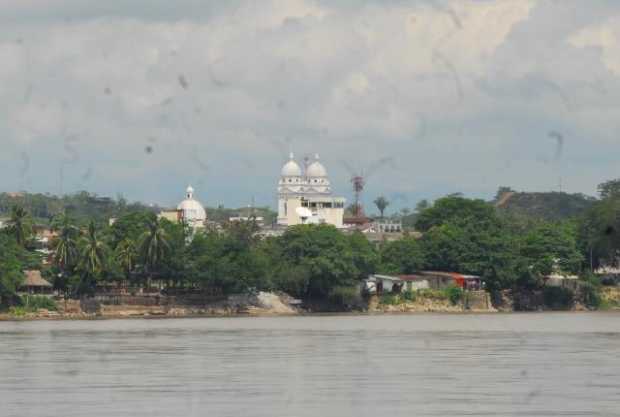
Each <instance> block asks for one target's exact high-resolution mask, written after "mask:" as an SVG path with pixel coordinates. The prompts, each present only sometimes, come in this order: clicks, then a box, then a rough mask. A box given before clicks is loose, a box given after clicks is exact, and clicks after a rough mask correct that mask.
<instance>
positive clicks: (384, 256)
mask: <svg viewBox="0 0 620 417" xmlns="http://www.w3.org/2000/svg"><path fill="white" fill-rule="evenodd" d="M425 264H426V256H425V252H424V250H423V248H422V245H421V243H420V242H419V241H418V240H417V239H416V238H414V237H413V236H408V235H406V236H404V237H403V238H402V239H399V240H395V241H392V242H386V243H384V244H383V245H382V247H381V250H380V268H379V269H380V271H381V272H382V273H384V274H395V275H398V274H413V273H414V272H417V271H419V270H421V269H423V268H424V266H425Z"/></svg>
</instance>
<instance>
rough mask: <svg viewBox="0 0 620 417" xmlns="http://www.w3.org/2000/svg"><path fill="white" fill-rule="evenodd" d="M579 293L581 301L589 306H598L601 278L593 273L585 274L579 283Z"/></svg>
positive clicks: (600, 301) (599, 305)
mask: <svg viewBox="0 0 620 417" xmlns="http://www.w3.org/2000/svg"><path fill="white" fill-rule="evenodd" d="M579 293H580V296H581V300H582V302H583V303H584V304H585V305H586V306H587V307H589V308H600V307H601V304H602V301H603V300H602V298H601V280H600V279H598V278H597V277H595V276H593V275H589V276H586V277H585V278H583V281H582V282H581V283H580V285H579Z"/></svg>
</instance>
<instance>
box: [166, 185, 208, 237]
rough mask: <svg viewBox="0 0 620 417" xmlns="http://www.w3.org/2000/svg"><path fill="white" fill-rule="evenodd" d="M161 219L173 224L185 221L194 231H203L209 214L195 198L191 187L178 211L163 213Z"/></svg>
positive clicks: (186, 191)
mask: <svg viewBox="0 0 620 417" xmlns="http://www.w3.org/2000/svg"><path fill="white" fill-rule="evenodd" d="M159 217H160V218H165V219H167V220H169V221H171V222H180V221H183V222H185V223H186V224H187V225H189V226H190V227H191V228H192V229H201V228H204V227H205V224H206V221H207V212H206V211H205V209H204V207H203V206H202V204H200V201H198V200H196V199H195V198H194V189H193V188H192V186H191V185H190V186H189V187H187V189H186V190H185V200H183V201H181V202H180V203H179V205H178V206H177V209H176V210H167V211H162V212H161V213H160V214H159Z"/></svg>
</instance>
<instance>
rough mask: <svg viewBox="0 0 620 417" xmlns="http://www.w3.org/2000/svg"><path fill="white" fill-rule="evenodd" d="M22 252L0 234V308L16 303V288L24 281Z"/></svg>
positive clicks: (7, 237) (21, 249)
mask: <svg viewBox="0 0 620 417" xmlns="http://www.w3.org/2000/svg"><path fill="white" fill-rule="evenodd" d="M23 251H24V250H23V248H22V247H20V246H19V245H18V244H17V242H16V241H15V239H14V238H12V237H11V236H8V235H6V234H2V233H0V306H7V305H12V304H15V303H16V302H18V300H16V292H17V288H18V287H19V285H20V284H21V283H22V282H23V280H24V274H23V272H22V267H23V264H22V262H21V261H20V258H22V257H23V256H24V255H23Z"/></svg>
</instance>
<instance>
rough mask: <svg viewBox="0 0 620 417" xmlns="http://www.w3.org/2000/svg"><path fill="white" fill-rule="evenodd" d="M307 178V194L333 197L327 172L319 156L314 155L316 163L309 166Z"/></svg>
mask: <svg viewBox="0 0 620 417" xmlns="http://www.w3.org/2000/svg"><path fill="white" fill-rule="evenodd" d="M306 178H307V181H308V190H307V194H314V195H331V191H332V190H331V187H330V185H331V184H330V182H329V177H328V176H327V170H326V169H325V167H324V166H323V164H321V162H320V161H319V154H316V155H314V162H312V163H311V164H310V165H308V168H307V169H306Z"/></svg>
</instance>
